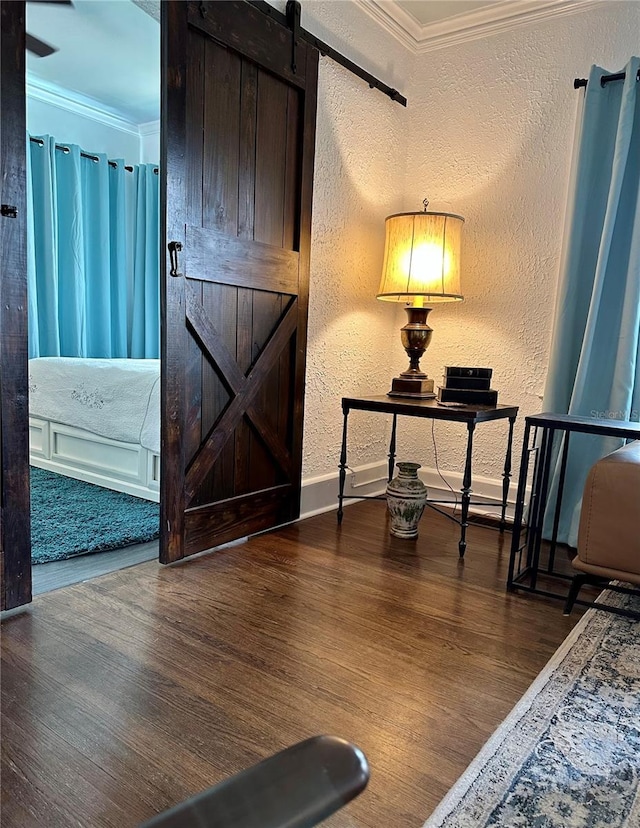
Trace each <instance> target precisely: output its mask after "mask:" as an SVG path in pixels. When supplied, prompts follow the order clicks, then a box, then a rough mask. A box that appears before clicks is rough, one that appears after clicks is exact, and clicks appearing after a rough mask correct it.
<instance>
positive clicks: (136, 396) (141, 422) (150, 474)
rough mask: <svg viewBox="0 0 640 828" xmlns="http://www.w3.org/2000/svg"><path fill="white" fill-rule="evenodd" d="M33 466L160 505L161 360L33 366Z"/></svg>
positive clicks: (55, 361) (41, 361) (43, 361)
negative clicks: (153, 501)
mask: <svg viewBox="0 0 640 828" xmlns="http://www.w3.org/2000/svg"><path fill="white" fill-rule="evenodd" d="M29 433H30V457H31V464H32V465H34V466H39V467H40V468H42V469H48V470H50V471H54V472H58V473H59V474H64V475H67V476H68V477H75V478H76V479H78V480H85V481H86V482H88V483H95V484H97V485H99V486H105V487H106V488H108V489H115V490H116V491H121V492H126V493H127V494H132V495H136V496H138V497H143V498H146V499H147V500H155V501H158V500H159V499H160V489H159V486H160V360H157V359H80V358H73V357H39V358H37V359H31V360H29Z"/></svg>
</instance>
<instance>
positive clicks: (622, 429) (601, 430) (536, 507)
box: [507, 414, 640, 614]
mask: <svg viewBox="0 0 640 828" xmlns="http://www.w3.org/2000/svg"><path fill="white" fill-rule="evenodd" d="M574 433H580V434H594V435H599V436H603V437H619V438H621V439H624V440H637V439H640V423H630V422H622V421H617V420H597V419H592V418H589V417H574V416H571V415H568V414H567V415H560V414H536V415H533V416H530V417H527V418H526V419H525V428H524V440H523V444H522V457H521V460H520V474H519V478H518V491H517V494H516V508H515V516H514V522H513V535H512V539H511V555H510V558H509V572H508V576H507V589H508V590H509V591H520V592H530V593H535V594H536V595H543V596H545V597H547V598H557V599H559V600H562V601H567V598H568V585H569V583H570V582H572V581H573V576H572V575H571V574H567V573H564V572H561V571H558V570H557V569H556V552H557V546H558V528H559V525H560V513H561V509H562V499H563V495H564V484H565V479H566V472H567V461H568V457H569V444H570V439H571V435H572V434H574ZM556 437H558V440H556ZM554 449H555V451H554ZM554 454H555V457H560V468H559V474H558V491H557V495H556V503H555V509H554V513H553V524H552V530H551V538H550V539H549V553H548V559H547V563H546V566H541V564H540V559H541V549H542V541H543V537H542V534H543V526H544V517H545V513H546V511H547V503H548V496H549V486H550V482H551V469H552V466H553V462H554V461H553V458H554ZM532 463H533V465H532ZM529 478H531V493H530V496H529V502H528V504H527V502H526V500H527V483H528V481H529ZM540 576H544V577H545V579H547V578H548V579H551V580H552V582H553V583H555V584H557V585H558V587H559V586H560V585H565V586H567V590H566V591H564V592H557V591H555V590H554V588H553V587H552V588H551V589H541V588H540V587H539V585H538V580H539V577H540ZM610 588H611V589H613V587H610ZM578 589H579V585H578ZM576 595H577V590H576ZM571 598H572V599H573V600H572V604H573V603H576V604H581V605H583V606H594V603H593V601H582V600H578V599H577V598H576V596H575V595H572V596H571ZM597 606H602V605H601V604H598V605H597ZM606 608H608V609H612V608H609V607H606ZM612 611H616V610H615V608H614V609H612ZM619 614H626V613H624V612H620V613H619Z"/></svg>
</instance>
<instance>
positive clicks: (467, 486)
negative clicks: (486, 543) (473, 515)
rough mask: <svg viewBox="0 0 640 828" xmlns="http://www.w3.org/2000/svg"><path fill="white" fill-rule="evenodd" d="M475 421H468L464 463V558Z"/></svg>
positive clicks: (462, 530) (462, 531)
mask: <svg viewBox="0 0 640 828" xmlns="http://www.w3.org/2000/svg"><path fill="white" fill-rule="evenodd" d="M475 427H476V425H475V423H467V459H466V461H465V464H464V477H463V479H462V514H461V521H460V542H459V543H458V552H459V553H460V557H461V558H464V553H465V551H466V548H467V526H468V525H469V524H468V523H467V518H468V517H469V503H470V501H471V455H472V452H473V432H474V429H475Z"/></svg>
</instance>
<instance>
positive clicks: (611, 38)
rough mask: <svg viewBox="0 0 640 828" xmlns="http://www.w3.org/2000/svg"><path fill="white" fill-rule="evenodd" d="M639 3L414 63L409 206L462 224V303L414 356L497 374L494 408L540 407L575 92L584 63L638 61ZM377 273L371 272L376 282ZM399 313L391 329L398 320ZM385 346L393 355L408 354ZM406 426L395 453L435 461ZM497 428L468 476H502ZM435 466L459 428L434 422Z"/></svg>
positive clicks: (418, 433)
mask: <svg viewBox="0 0 640 828" xmlns="http://www.w3.org/2000/svg"><path fill="white" fill-rule="evenodd" d="M638 32H640V3H638V2H622V3H621V2H609V0H607V1H606V2H602V3H599V4H598V5H597V6H595V7H588V8H585V9H584V10H582V11H580V12H577V13H574V14H572V15H569V16H566V17H557V18H554V19H551V20H548V21H543V22H539V23H536V24H531V25H526V26H523V27H521V28H519V29H516V30H513V31H510V32H505V33H501V34H497V35H492V36H490V37H486V38H483V39H481V40H476V41H473V42H470V43H465V44H462V45H458V46H452V47H448V48H445V49H441V50H438V51H435V52H432V53H429V54H424V55H420V56H419V57H418V58H417V61H416V64H415V73H414V75H413V78H412V82H411V84H410V86H409V88H408V91H407V97H408V99H409V114H410V135H409V143H408V154H407V167H406V182H405V202H404V205H403V207H404V209H408V210H409V209H411V210H415V209H420V201H421V200H422V198H423V197H424V196H425V195H428V196H429V197H430V198H431V199H432V200H433V201H434V202H437V201H443V200H445V201H447V202H449V204H450V207H451V208H452V209H453V211H454V212H457V213H461V214H462V215H463V216H465V218H466V220H467V223H466V227H465V239H464V249H463V274H462V287H463V293H464V294H465V299H466V301H465V302H464V303H462V304H459V305H440V306H436V307H435V310H434V311H433V312H432V314H431V317H430V323H431V325H432V327H433V328H434V337H433V342H432V344H431V346H430V348H429V350H428V351H427V353H426V355H425V357H424V358H423V364H424V367H425V368H426V369H427V371H428V373H429V375H430V376H432V377H434V378H436V379H439V377H440V376H441V373H442V368H443V366H444V365H447V364H448V365H467V364H469V365H487V366H490V367H493V369H494V387H495V388H497V389H498V390H499V391H500V397H499V401H500V402H508V403H515V404H518V405H520V406H521V410H520V418H519V419H520V428H519V430H518V432H517V436H518V442H517V446H518V450H519V446H520V435H521V429H522V426H523V421H524V415H525V414H530V413H535V412H537V411H540V406H541V401H540V397H539V395H541V394H542V391H543V387H544V380H545V375H546V370H547V363H548V354H549V346H550V337H551V327H552V321H553V307H554V296H555V290H556V285H557V280H558V270H559V259H560V252H561V244H562V233H563V223H564V212H565V205H566V198H567V190H568V179H569V171H570V163H571V154H572V146H573V138H574V128H575V120H576V113H577V110H578V104H579V96H580V95H581V94H582V93H581V92H576V91H575V90H574V89H573V78H574V77H576V76H579V77H585V76H587V75H588V72H589V68H590V66H591V64H592V63H597V64H599V65H601V66H603V67H605V68H607V69H609V70H612V71H617V70H619V69H621V68H622V67H623V66H624V64H625V63H626V62H627V60H628V59H629V57H630V56H631V55H633V54H638V49H639V48H640V46H639V42H638ZM372 278H373V277H372ZM402 319H403V313H402V311H401V310H400V309H399V308H398V310H397V320H396V322H397V325H398V327H399V326H400V325H401V324H403V323H402ZM395 343H396V339H395V338H394V345H393V353H394V358H393V361H394V363H395V364H402V362H403V351H402V348H401V345H400V343H399V340H398V341H397V344H395ZM414 423H415V421H413V423H412V424H407V427H406V428H403V433H404V435H405V436H404V439H402V440H400V443H399V445H400V454H401V455H403V456H404V457H405V458H407V459H408V458H411V459H417V460H418V461H419V462H422V463H423V464H424V465H426V466H433V465H434V459H433V451H432V449H431V447H430V442H431V435H430V433H425V430H424V428H423V429H422V430H420V429H418V428H417V427H416V426H415V424H414ZM505 433H506V429H505V427H504V425H499V424H497V423H496V424H487V425H484V426H481V427H480V428H479V429H478V430H477V432H476V451H475V455H474V470H475V471H476V472H477V473H478V474H481V475H486V476H489V477H497V476H499V474H500V472H501V467H502V461H503V455H504V434H505ZM436 437H437V444H438V453H439V460H440V466H441V468H447V469H452V470H456V471H460V470H461V469H462V464H463V443H464V440H463V429H461V428H460V427H459V426H455V425H453V424H444V423H443V424H437V425H436ZM518 456H519V455H518Z"/></svg>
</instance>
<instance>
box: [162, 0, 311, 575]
mask: <svg viewBox="0 0 640 828" xmlns="http://www.w3.org/2000/svg"><path fill="white" fill-rule="evenodd" d="M162 6H163V14H164V20H163V23H164V25H163V37H164V46H163V67H164V71H165V74H164V84H163V89H164V90H165V99H164V108H163V114H164V117H165V121H164V123H165V125H166V130H165V143H164V153H165V154H164V156H163V157H164V161H165V166H164V168H165V169H166V171H167V179H166V191H165V193H164V214H165V220H166V227H165V231H166V240H167V242H168V246H169V247H171V248H172V249H173V253H171V254H170V253H169V252H167V260H166V263H165V268H166V272H165V276H164V280H163V287H164V292H163V353H162V370H163V374H162V383H163V386H162V387H163V431H162V434H163V442H162V497H161V502H162V515H161V552H160V559H161V560H162V561H163V562H165V563H168V562H171V561H175V560H178V559H179V558H182V557H185V556H186V555H190V554H193V553H195V552H199V551H201V550H204V549H210V548H212V547H214V546H217V545H219V544H221V543H224V542H227V541H229V540H233V539H235V538H238V537H242V536H244V535H248V534H251V533H255V532H258V531H261V530H264V529H268V528H270V527H273V526H277V525H279V524H281V523H284V522H286V521H289V520H293V519H295V518H296V517H297V516H298V515H299V509H300V478H301V456H302V420H303V400H304V369H305V352H306V325H307V304H308V301H307V297H308V270H309V245H310V231H311V198H312V181H313V159H314V145H315V115H316V90H317V61H318V53H317V52H316V51H315V50H314V49H312V48H311V47H307V46H306V44H304V43H298V44H297V45H296V49H295V64H296V65H295V71H294V69H293V67H292V62H293V60H294V48H293V43H292V35H291V33H290V31H289V30H288V29H287V28H286V27H284V26H282V25H281V24H279V23H278V22H276V21H274V20H272V19H270V18H269V17H267V16H266V15H265V14H263V13H262V12H261V11H259V10H257V9H255V8H254V7H252V6H251V5H250V4H249V3H246V2H242V0H239V2H203V3H183V2H168V3H163V4H162ZM176 243H177V244H176Z"/></svg>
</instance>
